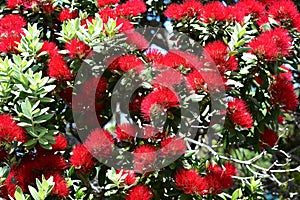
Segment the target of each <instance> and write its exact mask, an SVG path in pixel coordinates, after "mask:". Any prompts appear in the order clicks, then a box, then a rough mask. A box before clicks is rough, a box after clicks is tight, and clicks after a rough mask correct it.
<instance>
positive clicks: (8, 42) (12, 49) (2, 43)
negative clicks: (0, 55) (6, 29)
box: [0, 35, 21, 54]
mask: <svg viewBox="0 0 300 200" xmlns="http://www.w3.org/2000/svg"><path fill="white" fill-rule="evenodd" d="M20 41H21V36H20V35H19V36H8V37H7V38H3V39H1V38H0V52H5V53H15V54H16V53H18V50H17V49H16V47H18V44H17V42H20Z"/></svg>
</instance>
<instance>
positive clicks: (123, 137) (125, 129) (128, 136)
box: [115, 123, 137, 141]
mask: <svg viewBox="0 0 300 200" xmlns="http://www.w3.org/2000/svg"><path fill="white" fill-rule="evenodd" d="M115 134H116V136H117V138H118V139H119V140H120V141H131V140H132V139H133V138H134V137H135V136H136V135H137V129H136V128H135V126H134V125H132V124H129V123H127V124H121V125H118V126H117V127H116V131H115Z"/></svg>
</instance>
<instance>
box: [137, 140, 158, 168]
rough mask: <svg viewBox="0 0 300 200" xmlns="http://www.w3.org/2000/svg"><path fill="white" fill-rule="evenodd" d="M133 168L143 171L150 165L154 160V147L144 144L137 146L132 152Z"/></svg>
mask: <svg viewBox="0 0 300 200" xmlns="http://www.w3.org/2000/svg"><path fill="white" fill-rule="evenodd" d="M133 157H134V170H135V171H137V172H143V171H144V170H145V169H146V170H147V167H150V166H151V165H152V164H154V163H155V161H156V148H155V147H154V146H151V145H148V144H145V145H142V146H139V147H137V148H136V149H135V150H134V153H133Z"/></svg>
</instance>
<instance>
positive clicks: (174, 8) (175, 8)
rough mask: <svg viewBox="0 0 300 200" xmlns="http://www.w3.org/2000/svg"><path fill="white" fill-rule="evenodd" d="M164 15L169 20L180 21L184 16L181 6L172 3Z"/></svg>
mask: <svg viewBox="0 0 300 200" xmlns="http://www.w3.org/2000/svg"><path fill="white" fill-rule="evenodd" d="M164 14H165V16H167V17H169V18H173V19H177V20H180V19H181V18H182V16H183V13H182V8H181V5H180V4H178V3H172V4H171V5H169V6H168V8H167V9H166V10H165V12H164Z"/></svg>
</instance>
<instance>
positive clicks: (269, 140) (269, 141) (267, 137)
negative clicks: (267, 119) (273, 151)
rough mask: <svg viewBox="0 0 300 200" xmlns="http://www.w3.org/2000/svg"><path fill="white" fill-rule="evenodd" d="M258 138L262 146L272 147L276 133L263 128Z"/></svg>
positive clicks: (275, 139) (276, 137)
mask: <svg viewBox="0 0 300 200" xmlns="http://www.w3.org/2000/svg"><path fill="white" fill-rule="evenodd" d="M259 138H260V140H261V141H262V143H261V147H262V148H267V146H271V147H273V146H275V145H276V143H277V141H278V134H277V133H276V132H274V131H272V130H265V132H264V133H263V134H260V135H259Z"/></svg>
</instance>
